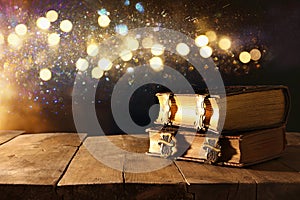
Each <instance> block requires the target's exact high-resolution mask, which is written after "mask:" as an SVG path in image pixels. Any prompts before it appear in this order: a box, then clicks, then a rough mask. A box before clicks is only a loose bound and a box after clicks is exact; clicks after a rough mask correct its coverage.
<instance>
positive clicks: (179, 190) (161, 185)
mask: <svg viewBox="0 0 300 200" xmlns="http://www.w3.org/2000/svg"><path fill="white" fill-rule="evenodd" d="M122 139H123V142H124V149H127V150H128V149H129V150H130V152H128V153H127V155H126V157H125V160H124V183H125V198H128V199H192V198H193V196H192V195H191V194H188V193H187V190H186V182H185V180H184V179H183V177H182V175H181V173H180V172H179V171H178V169H177V167H176V166H175V164H174V163H173V162H172V161H169V160H167V159H163V158H156V157H150V156H147V155H145V152H147V151H148V148H149V139H148V137H147V138H145V137H144V138H143V137H140V136H138V137H133V136H128V135H124V136H122ZM133 153H136V154H133Z"/></svg>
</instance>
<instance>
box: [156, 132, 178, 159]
mask: <svg viewBox="0 0 300 200" xmlns="http://www.w3.org/2000/svg"><path fill="white" fill-rule="evenodd" d="M158 144H159V145H160V153H161V156H162V157H164V158H168V157H171V156H172V155H174V153H175V152H176V151H175V145H176V138H175V137H174V136H173V134H172V133H170V132H161V133H160V140H158Z"/></svg>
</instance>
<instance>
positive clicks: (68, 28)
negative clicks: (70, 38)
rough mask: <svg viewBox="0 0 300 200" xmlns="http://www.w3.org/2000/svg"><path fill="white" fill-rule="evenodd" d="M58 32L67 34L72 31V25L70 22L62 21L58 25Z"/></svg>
mask: <svg viewBox="0 0 300 200" xmlns="http://www.w3.org/2000/svg"><path fill="white" fill-rule="evenodd" d="M59 27H60V30H62V31H63V32H66V33H69V32H71V31H72V29H73V24H72V22H71V21H70V20H67V19H66V20H63V21H62V22H61V23H60V25H59Z"/></svg>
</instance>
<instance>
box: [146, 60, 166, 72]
mask: <svg viewBox="0 0 300 200" xmlns="http://www.w3.org/2000/svg"><path fill="white" fill-rule="evenodd" d="M149 62H150V67H151V68H152V69H153V70H154V71H156V72H158V71H161V70H163V61H162V59H161V58H160V57H153V58H151V59H150V60H149Z"/></svg>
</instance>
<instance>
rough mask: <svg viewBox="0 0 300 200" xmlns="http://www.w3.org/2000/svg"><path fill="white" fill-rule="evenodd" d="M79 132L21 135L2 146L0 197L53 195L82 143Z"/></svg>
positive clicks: (52, 196) (0, 151)
mask: <svg viewBox="0 0 300 200" xmlns="http://www.w3.org/2000/svg"><path fill="white" fill-rule="evenodd" d="M80 144H81V141H80V139H79V137H78V135H77V134H65V133H57V134H32V135H31V134H28V135H21V136H18V137H17V138H15V139H13V140H11V141H9V142H8V143H5V144H3V145H1V146H0V158H1V162H0V194H1V199H53V198H55V197H56V194H55V186H56V184H57V182H58V180H59V178H60V177H61V176H62V174H63V172H64V170H65V168H66V167H67V165H68V163H69V162H70V160H71V158H72V156H73V155H74V154H75V152H76V150H77V149H78V147H79V146H80Z"/></svg>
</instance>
